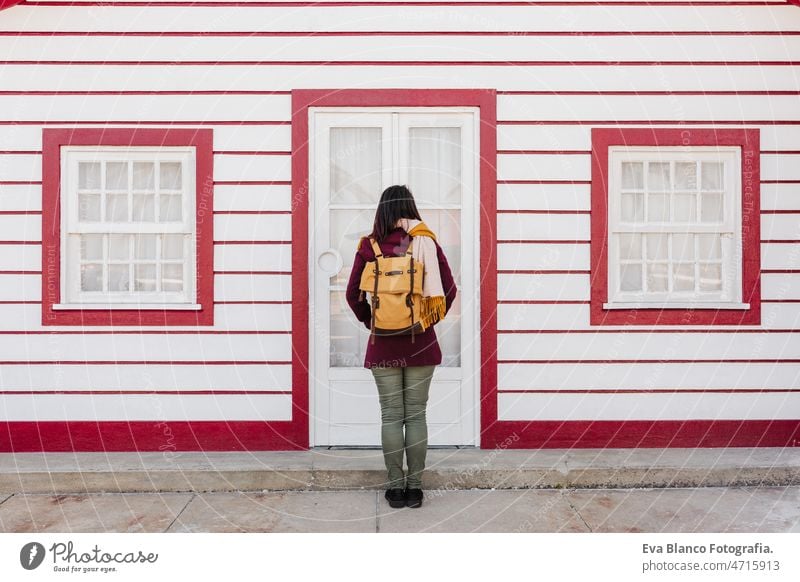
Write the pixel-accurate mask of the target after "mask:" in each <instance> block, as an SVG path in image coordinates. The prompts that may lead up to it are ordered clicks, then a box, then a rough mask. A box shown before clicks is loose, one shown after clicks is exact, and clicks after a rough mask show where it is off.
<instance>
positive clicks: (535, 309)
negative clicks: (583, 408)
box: [497, 303, 800, 333]
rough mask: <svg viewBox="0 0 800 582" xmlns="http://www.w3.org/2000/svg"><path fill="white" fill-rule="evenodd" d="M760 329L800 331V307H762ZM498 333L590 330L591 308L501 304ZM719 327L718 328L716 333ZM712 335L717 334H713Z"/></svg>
mask: <svg viewBox="0 0 800 582" xmlns="http://www.w3.org/2000/svg"><path fill="white" fill-rule="evenodd" d="M761 327H763V328H766V329H769V328H779V329H792V330H800V306H799V305H798V304H797V303H763V304H762V305H761ZM497 328H498V329H499V330H503V331H504V330H512V331H513V330H521V331H523V330H524V331H534V330H544V329H553V330H585V329H591V328H590V326H589V306H588V305H584V304H579V305H573V304H568V305H559V304H555V305H541V304H530V305H529V304H522V305H518V304H511V305H509V304H500V305H498V308H497ZM719 328H720V326H715V328H714V329H715V330H716V329H719ZM712 333H715V332H714V331H712Z"/></svg>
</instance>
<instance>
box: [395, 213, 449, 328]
mask: <svg viewBox="0 0 800 582" xmlns="http://www.w3.org/2000/svg"><path fill="white" fill-rule="evenodd" d="M395 226H399V227H402V228H403V230H405V231H406V232H407V233H408V234H410V235H411V236H412V237H413V239H412V241H411V255H412V256H413V257H414V260H415V261H422V266H423V273H422V305H421V307H420V325H421V326H422V330H423V331H424V330H426V329H427V328H428V326H430V325H433V324H434V323H436V322H438V321H439V320H441V319H442V318H444V312H445V300H444V288H443V286H442V275H441V273H440V272H439V257H438V254H437V252H436V244H435V243H434V241H435V240H436V235H435V234H434V233H433V231H431V229H429V228H428V225H427V224H425V223H424V222H422V221H421V220H417V219H415V218H401V219H399V220H398V221H397V223H396V224H395Z"/></svg>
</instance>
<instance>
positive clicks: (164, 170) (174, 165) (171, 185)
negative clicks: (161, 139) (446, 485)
mask: <svg viewBox="0 0 800 582" xmlns="http://www.w3.org/2000/svg"><path fill="white" fill-rule="evenodd" d="M159 167H160V169H161V175H159V177H158V179H159V187H160V188H161V189H162V190H164V189H169V190H180V189H181V188H182V187H183V176H182V174H181V163H180V162H161V163H160V164H159Z"/></svg>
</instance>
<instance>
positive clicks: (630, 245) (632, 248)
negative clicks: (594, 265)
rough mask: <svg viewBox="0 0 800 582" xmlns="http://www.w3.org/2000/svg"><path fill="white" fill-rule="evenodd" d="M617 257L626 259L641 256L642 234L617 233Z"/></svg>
mask: <svg viewBox="0 0 800 582" xmlns="http://www.w3.org/2000/svg"><path fill="white" fill-rule="evenodd" d="M619 258H620V259H622V260H623V261H624V260H626V259H641V258H642V235H640V234H620V235H619Z"/></svg>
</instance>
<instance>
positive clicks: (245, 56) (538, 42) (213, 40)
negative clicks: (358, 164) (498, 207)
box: [0, 35, 800, 63]
mask: <svg viewBox="0 0 800 582" xmlns="http://www.w3.org/2000/svg"><path fill="white" fill-rule="evenodd" d="M143 42H146V43H147V52H146V53H142V50H141V47H142V43H143ZM175 44H176V41H175V39H174V38H172V37H164V36H161V35H153V36H152V37H150V38H147V39H143V38H142V37H130V36H120V37H119V38H117V39H116V40H115V42H114V43H113V44H111V43H109V42H108V38H106V37H97V36H95V37H84V38H82V39H81V41H80V42H75V39H74V38H69V37H54V38H52V39H50V40H48V42H46V43H43V42H41V39H40V38H39V37H34V36H23V37H12V36H0V55H5V56H3V57H2V58H3V60H5V61H9V62H12V61H64V62H68V61H97V60H108V61H114V62H116V61H140V60H148V61H173V60H180V61H184V62H187V61H188V62H193V61H212V60H214V61H215V60H217V59H219V60H221V61H332V62H333V61H352V60H359V61H361V60H366V61H396V60H397V59H398V55H402V59H403V60H407V61H456V62H458V61H463V60H465V58H466V59H469V60H478V61H484V60H485V61H487V62H498V61H510V62H516V61H564V62H567V63H569V62H575V61H610V62H615V61H676V60H687V61H693V60H696V59H697V58H698V57H697V56H698V55H702V60H707V61H756V62H759V61H791V60H796V58H797V55H798V51H799V50H800V36H798V37H777V36H762V37H754V38H752V39H749V40H748V42H742V40H741V38H738V37H736V36H728V37H718V36H685V37H681V36H680V35H676V36H675V37H654V38H650V37H647V38H642V37H636V36H606V37H598V38H595V37H591V36H582V37H581V36H578V37H550V36H546V37H545V36H539V37H536V36H530V35H528V36H483V37H481V36H474V35H471V36H464V37H458V36H454V35H446V36H438V37H437V36H430V35H428V36H426V37H425V41H424V43H421V42H420V41H419V39H418V38H415V37H414V36H389V37H386V39H385V40H384V41H381V42H364V39H363V38H362V37H359V36H357V35H354V36H351V37H345V38H343V37H332V36H308V37H305V38H295V39H292V40H289V41H288V42H287V39H286V38H281V37H254V38H248V39H247V41H246V42H233V43H232V42H231V39H230V38H226V37H219V36H217V37H214V36H196V37H191V38H187V39H185V41H183V42H181V46H180V52H179V54H178V55H176V54H175ZM12 55H13V57H12Z"/></svg>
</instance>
